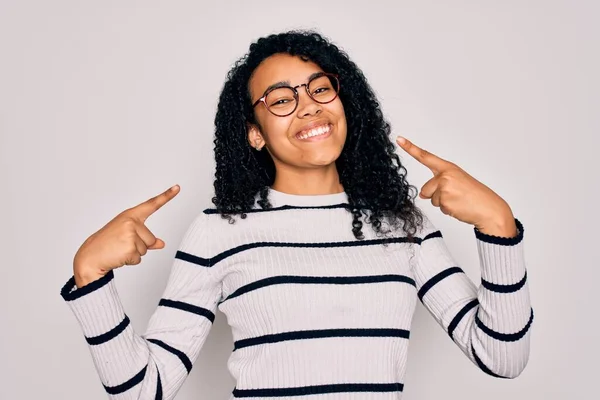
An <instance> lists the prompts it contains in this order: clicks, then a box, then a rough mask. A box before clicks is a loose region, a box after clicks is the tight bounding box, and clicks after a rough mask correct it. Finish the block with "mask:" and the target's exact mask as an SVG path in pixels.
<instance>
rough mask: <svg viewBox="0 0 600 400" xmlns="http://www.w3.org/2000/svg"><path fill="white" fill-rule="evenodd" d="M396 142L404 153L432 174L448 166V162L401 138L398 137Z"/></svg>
mask: <svg viewBox="0 0 600 400" xmlns="http://www.w3.org/2000/svg"><path fill="white" fill-rule="evenodd" d="M396 142H397V143H398V145H400V147H402V148H403V149H404V151H406V152H407V153H408V154H410V155H411V156H413V158H414V159H416V160H417V161H418V162H420V163H421V164H423V165H424V166H426V167H427V168H429V169H430V170H431V172H433V173H434V174H436V173H438V172H441V171H443V170H444V168H445V167H446V166H448V165H449V163H448V161H446V160H444V159H443V158H440V157H438V156H436V155H435V154H433V153H430V152H429V151H427V150H425V149H422V148H420V147H419V146H417V145H416V144H413V143H412V142H411V141H410V140H408V139H406V138H403V137H402V136H398V139H397V140H396Z"/></svg>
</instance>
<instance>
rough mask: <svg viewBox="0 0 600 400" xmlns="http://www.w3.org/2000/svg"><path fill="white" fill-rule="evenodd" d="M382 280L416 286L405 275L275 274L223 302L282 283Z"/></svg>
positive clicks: (236, 292) (239, 291) (360, 282)
mask: <svg viewBox="0 0 600 400" xmlns="http://www.w3.org/2000/svg"><path fill="white" fill-rule="evenodd" d="M380 282H404V283H408V284H410V285H412V286H416V283H415V281H414V280H413V279H412V278H409V277H408V276H404V275H368V276H294V275H282V276H273V277H269V278H265V279H260V280H258V281H255V282H252V283H249V284H247V285H244V286H242V287H240V288H239V289H237V290H236V291H235V292H233V293H232V294H230V295H229V296H227V298H225V299H224V300H223V301H221V303H223V302H225V301H227V300H229V299H233V298H235V297H238V296H241V295H242V294H245V293H248V292H251V291H253V290H257V289H260V288H263V287H266V286H271V285H281V284H292V283H294V284H296V283H297V284H331V285H354V284H363V283H380Z"/></svg>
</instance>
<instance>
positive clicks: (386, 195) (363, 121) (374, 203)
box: [212, 30, 423, 239]
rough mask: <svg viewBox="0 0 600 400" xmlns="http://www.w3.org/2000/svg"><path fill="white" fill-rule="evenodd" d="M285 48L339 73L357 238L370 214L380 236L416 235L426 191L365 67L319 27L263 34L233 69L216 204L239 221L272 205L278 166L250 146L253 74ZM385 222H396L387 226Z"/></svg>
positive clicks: (345, 168) (221, 126)
mask: <svg viewBox="0 0 600 400" xmlns="http://www.w3.org/2000/svg"><path fill="white" fill-rule="evenodd" d="M277 53H287V54H289V55H293V56H299V57H301V58H302V59H304V60H310V61H312V62H314V63H316V64H317V65H319V66H320V67H321V68H322V69H323V70H324V71H326V72H331V73H335V74H338V76H339V80H340V93H339V97H340V100H341V102H342V104H343V106H344V110H345V114H346V120H347V138H346V142H345V144H344V147H343V149H342V152H341V154H340V156H339V157H338V159H337V160H336V161H335V162H336V167H337V170H338V173H339V177H340V183H341V184H342V186H343V187H344V190H345V192H346V194H347V196H348V206H347V209H348V211H349V212H350V213H352V215H353V220H352V232H353V234H354V236H355V237H356V239H364V235H363V232H362V228H363V222H362V219H363V218H362V217H363V216H364V217H365V218H364V221H365V222H366V223H370V224H371V225H372V228H373V229H374V231H375V233H376V234H377V236H385V235H387V234H389V233H390V232H391V231H392V230H394V229H397V228H398V227H399V226H400V225H401V226H402V230H403V231H404V232H405V234H406V236H407V237H408V238H409V239H413V238H414V234H415V233H416V231H417V230H418V229H419V228H420V227H421V225H422V224H423V214H422V212H421V211H420V210H419V208H418V207H416V205H415V204H414V199H415V197H416V196H417V193H418V192H417V191H416V188H415V187H414V186H412V185H409V184H408V182H407V180H406V173H407V171H406V169H405V168H404V166H403V165H402V164H401V162H400V159H399V157H398V155H397V154H396V153H395V146H394V145H393V144H392V142H391V140H390V133H391V127H390V124H389V123H388V122H387V121H386V120H385V119H384V117H383V113H382V111H381V108H380V105H379V102H378V101H377V98H376V96H375V94H374V92H373V90H372V89H371V87H370V86H369V84H368V83H367V80H366V78H365V76H364V74H363V72H362V71H361V70H360V69H359V68H358V66H357V65H356V64H355V63H354V62H352V61H351V60H350V58H349V57H348V55H347V54H346V53H345V52H344V51H343V50H341V49H339V48H338V47H337V46H336V45H335V44H333V43H331V41H329V40H328V39H326V38H325V37H323V36H322V35H321V34H319V33H317V32H314V31H303V30H298V31H289V32H284V33H279V34H273V35H269V36H267V37H263V38H260V39H258V40H257V41H256V42H254V43H252V44H251V45H250V48H249V51H248V53H247V54H246V55H244V56H243V57H242V58H240V59H239V60H238V61H236V62H235V64H234V65H233V67H232V68H231V70H230V71H229V73H228V74H227V79H226V81H225V84H224V86H223V89H222V91H221V94H220V97H219V103H218V106H217V112H216V116H215V138H214V146H215V147H214V156H215V162H216V171H215V180H214V189H215V196H214V197H213V198H212V202H213V203H214V205H215V206H216V211H217V212H218V213H220V214H221V216H222V217H223V218H226V219H228V220H229V222H230V223H234V222H235V220H234V215H240V217H241V218H242V219H244V218H246V212H247V211H248V210H250V209H252V208H253V207H255V204H258V205H259V206H260V207H261V208H262V209H269V208H272V205H271V203H270V202H269V199H268V192H269V186H270V185H272V184H273V182H274V179H275V165H274V163H273V160H272V158H271V156H270V155H269V154H268V152H258V151H256V150H255V149H253V148H252V147H251V146H250V145H249V143H248V141H247V127H248V124H249V123H252V124H256V123H257V122H256V119H255V115H254V110H253V108H252V105H251V99H250V93H249V80H250V78H251V76H252V73H253V71H254V70H255V69H256V68H257V67H258V65H259V64H260V63H261V62H262V61H263V60H265V59H266V58H268V57H269V56H272V55H274V54H277ZM257 195H259V198H258V199H257ZM382 222H385V223H387V224H388V225H389V227H388V228H385V227H384V225H383V224H382Z"/></svg>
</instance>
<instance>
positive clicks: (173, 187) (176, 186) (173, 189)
mask: <svg viewBox="0 0 600 400" xmlns="http://www.w3.org/2000/svg"><path fill="white" fill-rule="evenodd" d="M178 187H179V185H175V186H172V187H171V191H175V190H177V188H178Z"/></svg>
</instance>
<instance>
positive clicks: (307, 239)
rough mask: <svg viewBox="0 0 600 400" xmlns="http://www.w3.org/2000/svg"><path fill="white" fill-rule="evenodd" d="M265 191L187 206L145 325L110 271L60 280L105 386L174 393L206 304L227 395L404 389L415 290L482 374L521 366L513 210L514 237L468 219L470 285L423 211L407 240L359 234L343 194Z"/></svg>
mask: <svg viewBox="0 0 600 400" xmlns="http://www.w3.org/2000/svg"><path fill="white" fill-rule="evenodd" d="M269 197H270V200H271V203H272V204H273V206H274V209H271V210H255V211H253V212H250V213H248V217H247V219H245V220H242V219H239V218H238V219H237V221H236V223H235V224H229V223H228V222H227V221H226V220H223V219H222V218H221V217H220V215H219V214H217V213H215V210H205V211H204V212H203V213H201V214H200V215H198V216H197V218H195V220H194V221H193V222H192V223H191V225H190V227H189V229H188V231H187V233H186V234H185V236H184V238H183V240H182V242H181V244H180V246H179V251H177V254H176V255H175V259H174V263H173V267H172V271H171V275H170V277H169V281H168V284H167V287H166V289H165V292H164V295H163V296H162V299H161V300H160V302H159V304H158V307H157V308H156V311H155V312H154V314H153V316H152V318H151V319H150V322H149V325H148V329H147V331H146V333H144V334H143V335H139V334H137V333H136V332H134V330H133V328H132V326H131V324H130V321H129V319H128V318H127V315H126V313H125V311H124V310H123V307H122V305H121V302H120V300H119V296H118V293H117V291H116V289H115V285H114V276H113V273H112V272H111V273H109V274H108V275H106V276H105V277H103V278H101V279H99V280H97V281H95V282H92V283H90V284H88V285H86V286H85V287H82V288H79V289H77V288H76V287H75V285H74V279H73V278H71V279H70V280H69V281H68V282H67V284H66V285H65V286H64V288H63V289H62V291H61V295H62V296H63V298H64V299H65V300H66V302H67V304H68V305H69V306H70V307H71V309H72V311H73V313H74V314H75V316H76V318H77V319H78V321H79V323H80V325H81V328H82V330H83V333H84V335H85V338H86V340H87V342H88V344H89V348H90V351H91V354H92V357H93V360H94V363H95V366H96V368H97V371H98V374H99V377H100V380H101V381H102V384H103V385H104V387H105V389H106V391H107V393H108V394H109V398H115V399H173V398H174V397H175V395H176V394H177V392H178V390H179V388H180V387H181V385H182V384H183V382H184V381H185V379H186V378H187V376H188V373H189V372H190V369H191V368H192V364H193V363H194V362H195V360H196V358H197V356H198V353H199V351H200V349H201V347H202V345H203V343H204V341H205V339H206V337H207V335H208V333H209V330H210V328H211V326H212V324H213V321H214V318H215V312H216V309H217V307H218V308H219V310H221V311H222V312H223V313H224V314H225V315H226V317H227V321H228V323H229V325H230V326H231V329H232V333H233V339H234V341H235V346H234V349H233V352H232V354H231V356H230V358H229V361H228V367H229V370H230V372H231V374H232V376H233V377H234V378H235V381H236V386H235V388H234V389H233V391H232V394H231V397H230V399H233V398H253V399H271V400H275V399H278V400H280V399H288V398H289V399H307V400H317V399H327V400H338V399H365V400H367V399H368V400H391V399H396V400H397V399H401V398H402V390H403V387H404V376H405V371H406V361H407V351H408V344H409V335H410V328H411V321H412V317H413V313H414V310H415V306H416V303H417V300H420V301H421V302H422V303H423V304H424V305H425V307H426V308H427V310H428V311H429V312H430V313H431V315H432V316H433V317H434V318H435V320H436V321H437V322H438V323H439V324H440V325H441V327H442V328H443V329H444V330H445V331H446V332H448V334H449V335H450V337H451V338H452V340H453V341H454V342H455V343H456V345H457V346H458V347H459V348H460V349H461V350H462V351H463V352H464V354H465V355H466V356H467V357H468V358H469V359H470V360H471V361H473V363H474V364H475V365H476V366H478V367H479V368H480V369H482V370H483V371H484V372H485V373H487V374H491V375H493V376H497V377H505V378H514V377H516V376H518V375H519V374H520V373H521V371H523V369H524V368H525V365H526V364H527V360H528V357H529V336H530V332H531V329H530V327H531V323H532V320H533V309H532V308H531V304H530V299H529V290H528V285H527V275H526V269H525V260H524V252H523V226H522V224H521V223H520V222H519V221H518V220H516V223H517V226H518V229H519V233H518V235H517V236H516V237H514V238H499V237H495V236H489V235H485V234H483V233H482V232H479V231H477V230H476V229H474V235H475V237H476V243H477V250H478V252H479V261H480V267H481V278H482V281H481V285H479V286H476V285H475V284H474V283H473V282H472V281H471V280H470V279H469V278H468V277H467V275H466V274H465V273H464V272H463V271H462V270H461V269H460V268H459V267H458V266H457V265H456V262H455V261H454V260H453V258H452V256H451V254H450V253H449V251H448V249H447V247H446V245H445V243H444V240H443V238H442V235H441V233H440V231H438V230H436V228H435V227H434V226H433V225H432V223H431V221H430V220H429V219H427V218H426V219H425V224H424V227H423V229H422V230H421V231H420V232H418V234H417V236H418V239H417V240H416V243H408V242H407V241H406V237H405V236H404V234H403V233H402V232H397V234H395V235H393V237H392V238H388V239H385V238H381V237H377V236H376V235H375V233H374V232H373V230H372V228H371V225H369V224H366V223H365V224H364V225H363V232H364V234H365V239H364V240H357V239H355V237H354V235H353V234H352V231H351V222H352V216H351V214H350V213H349V212H348V210H347V209H346V207H344V204H346V206H347V201H348V199H347V196H346V194H345V193H340V194H333V195H320V196H296V195H289V194H284V193H281V192H277V191H274V190H271V191H270V194H269ZM384 242H386V243H387V245H384Z"/></svg>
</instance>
